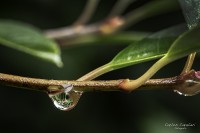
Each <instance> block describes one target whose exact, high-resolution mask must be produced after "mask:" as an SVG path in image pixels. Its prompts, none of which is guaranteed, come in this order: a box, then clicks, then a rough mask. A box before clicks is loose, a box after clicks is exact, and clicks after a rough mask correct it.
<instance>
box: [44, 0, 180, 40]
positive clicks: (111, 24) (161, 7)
mask: <svg viewBox="0 0 200 133" xmlns="http://www.w3.org/2000/svg"><path fill="white" fill-rule="evenodd" d="M177 5H178V4H177V2H176V1H174V0H169V1H159V0H156V1H153V2H150V3H147V4H146V5H144V6H142V7H139V8H138V9H135V10H133V11H132V12H129V13H127V14H126V15H125V16H123V17H120V16H116V17H111V18H110V19H109V20H108V19H106V20H105V21H103V22H100V23H96V24H91V25H86V26H70V27H62V28H57V29H50V30H46V31H45V32H44V34H45V35H46V36H47V37H49V38H52V39H57V40H60V39H63V38H65V39H67V38H73V37H78V36H81V35H89V34H97V33H101V34H107V33H113V32H116V31H118V30H122V29H124V28H127V27H128V26H130V25H134V24H135V23H137V22H139V21H141V20H143V19H146V18H148V17H152V16H155V15H158V14H161V13H166V12H169V11H172V10H174V9H177V7H178V6H177ZM102 29H103V30H102ZM107 31H110V32H107Z"/></svg>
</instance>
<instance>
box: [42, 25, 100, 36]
mask: <svg viewBox="0 0 200 133" xmlns="http://www.w3.org/2000/svg"><path fill="white" fill-rule="evenodd" d="M99 32H100V29H99V24H92V25H88V26H83V27H76V26H72V27H62V28H57V29H49V30H46V31H44V34H45V35H46V36H47V37H48V38H51V39H63V38H65V39H67V38H73V37H77V36H80V35H88V34H96V33H99Z"/></svg>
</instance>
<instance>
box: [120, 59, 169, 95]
mask: <svg viewBox="0 0 200 133" xmlns="http://www.w3.org/2000/svg"><path fill="white" fill-rule="evenodd" d="M170 61H171V60H169V59H168V58H166V56H164V57H163V58H161V59H160V60H158V61H157V62H156V63H155V64H154V65H153V66H152V67H151V68H149V70H148V71H147V72H145V74H143V75H142V76H141V77H139V78H138V79H136V80H132V81H130V80H129V79H127V80H124V81H123V82H122V83H121V85H120V86H121V88H124V89H125V90H127V91H133V90H134V89H137V88H138V87H140V86H142V84H144V83H145V82H146V81H147V80H149V79H150V78H151V77H152V76H153V75H154V74H155V73H156V72H157V71H158V70H160V69H161V68H162V67H164V66H165V65H167V64H168V63H169V62H170Z"/></svg>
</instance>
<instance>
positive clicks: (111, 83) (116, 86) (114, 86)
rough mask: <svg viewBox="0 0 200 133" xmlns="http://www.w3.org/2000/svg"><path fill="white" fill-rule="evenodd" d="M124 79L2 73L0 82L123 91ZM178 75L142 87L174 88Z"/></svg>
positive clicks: (42, 87) (45, 89) (34, 87)
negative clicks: (47, 76) (62, 78)
mask: <svg viewBox="0 0 200 133" xmlns="http://www.w3.org/2000/svg"><path fill="white" fill-rule="evenodd" d="M122 81H124V79H120V80H106V81H103V80H99V81H69V80H48V79H38V78H28V77H21V76H15V75H9V74H3V73H0V84H2V85H7V86H13V87H19V88H26V89H30V90H36V91H43V92H47V93H53V92H59V91H60V90H59V87H58V89H54V90H52V89H51V86H61V85H63V84H71V85H73V86H74V89H75V90H77V91H94V90H98V91H123V88H121V87H120V83H121V82H122ZM178 83H179V82H177V77H172V78H164V79H151V80H148V81H147V82H146V83H145V84H143V85H142V86H141V87H140V88H145V89H149V88H152V89H153V88H169V89H172V88H173V87H174V86H176V85H178Z"/></svg>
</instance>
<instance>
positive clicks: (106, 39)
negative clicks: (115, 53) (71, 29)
mask: <svg viewBox="0 0 200 133" xmlns="http://www.w3.org/2000/svg"><path fill="white" fill-rule="evenodd" d="M147 35H149V33H145V32H122V33H114V34H109V35H98V34H94V35H83V36H77V37H75V38H71V39H69V38H68V39H65V38H63V39H60V40H59V42H60V45H61V46H70V45H76V44H79V45H81V44H101V43H104V44H105V43H106V44H107V43H109V44H114V45H116V44H119V45H127V44H130V43H133V42H136V41H139V40H141V39H143V38H144V37H146V36H147Z"/></svg>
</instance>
